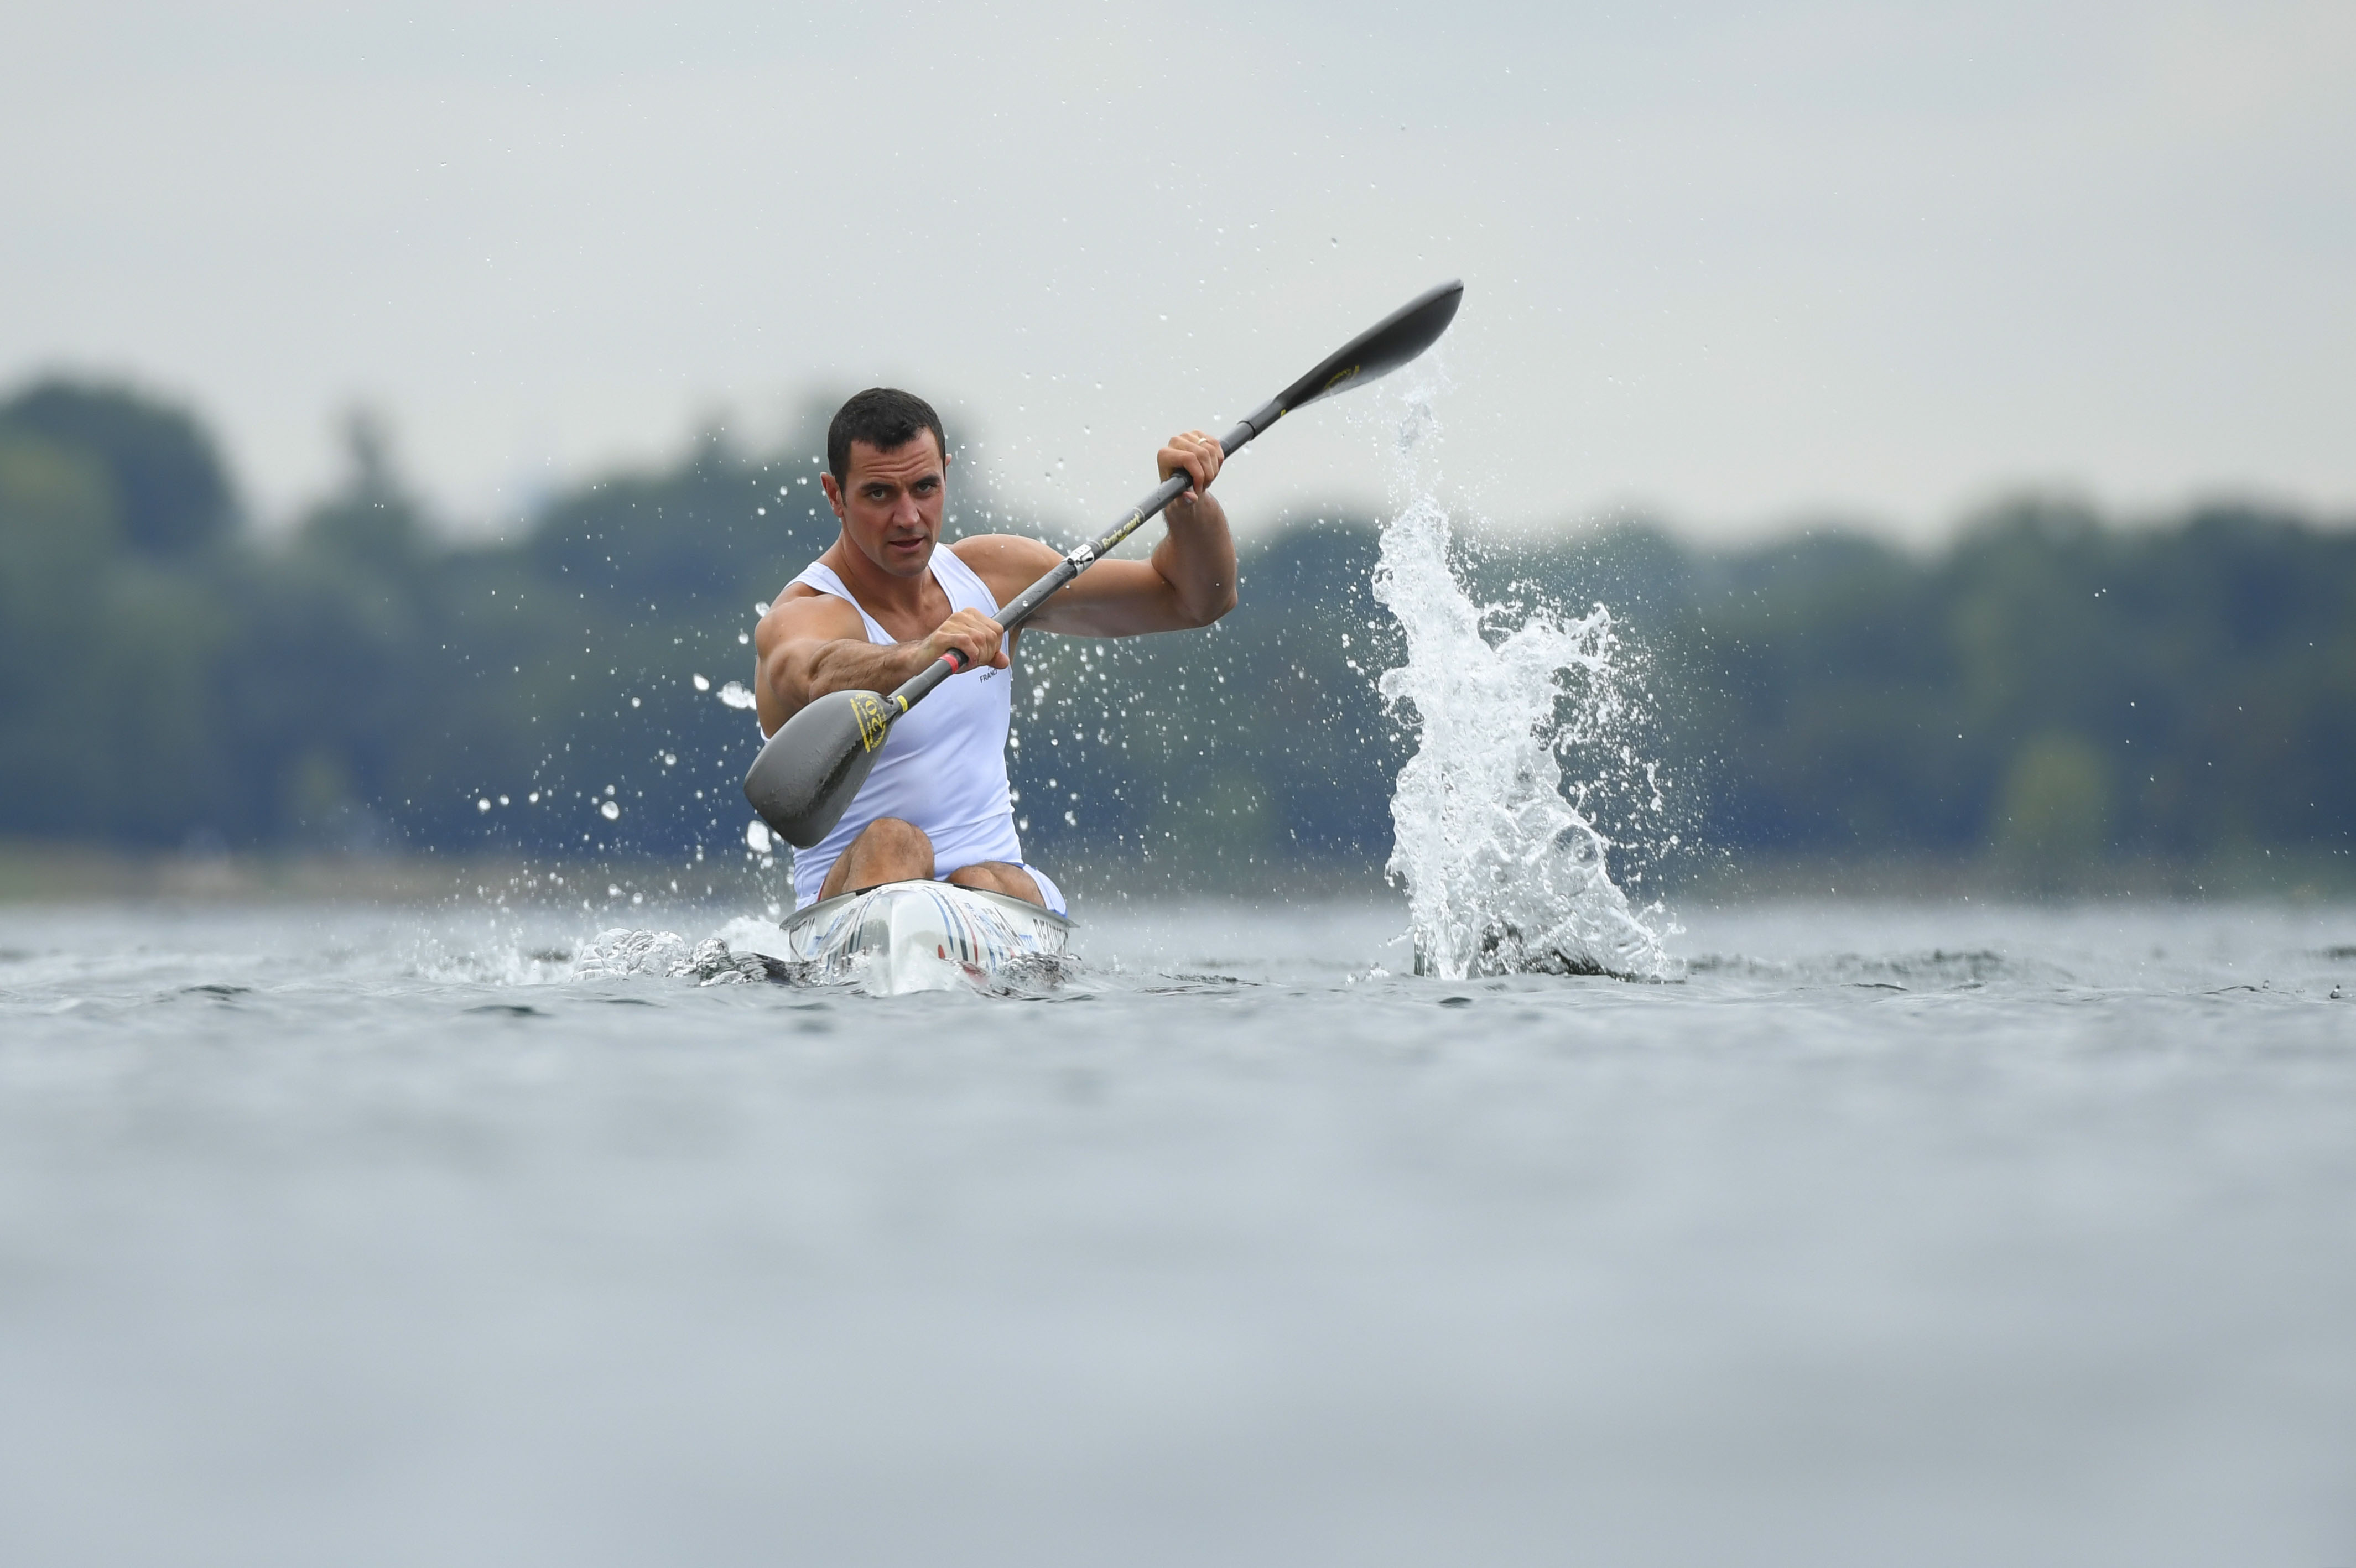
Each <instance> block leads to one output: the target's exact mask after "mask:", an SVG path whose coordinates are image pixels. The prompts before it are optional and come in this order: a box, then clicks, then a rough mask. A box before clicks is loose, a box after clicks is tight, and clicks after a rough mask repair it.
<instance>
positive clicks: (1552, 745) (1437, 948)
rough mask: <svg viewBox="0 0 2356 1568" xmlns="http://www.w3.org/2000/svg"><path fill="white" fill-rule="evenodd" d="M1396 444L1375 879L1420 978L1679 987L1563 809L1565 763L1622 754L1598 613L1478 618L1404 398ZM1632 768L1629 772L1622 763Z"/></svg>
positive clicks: (1613, 657) (1383, 560)
mask: <svg viewBox="0 0 2356 1568" xmlns="http://www.w3.org/2000/svg"><path fill="white" fill-rule="evenodd" d="M1404 396H1405V400H1406V403H1407V411H1406V414H1405V417H1404V418H1403V419H1402V420H1401V421H1400V422H1399V424H1398V426H1397V430H1398V444H1397V451H1398V456H1399V460H1400V462H1399V467H1400V469H1401V471H1402V472H1403V474H1404V475H1405V476H1406V481H1407V482H1406V483H1405V484H1404V485H1402V486H1401V488H1402V489H1404V490H1407V491H1408V492H1410V493H1411V498H1410V499H1408V500H1407V502H1406V504H1405V505H1404V506H1403V507H1400V508H1399V510H1398V514H1397V516H1396V517H1393V518H1392V520H1391V521H1390V522H1388V523H1387V525H1386V526H1385V527H1384V528H1383V533H1382V547H1381V556H1380V559H1379V560H1378V562H1377V564H1376V568H1375V582H1374V592H1375V598H1376V601H1377V602H1378V603H1381V604H1382V605H1384V606H1385V607H1386V608H1387V609H1388V610H1389V611H1390V613H1392V614H1393V615H1394V616H1396V617H1397V618H1398V623H1399V624H1400V626H1401V627H1402V628H1403V629H1404V631H1405V632H1406V634H1407V648H1408V653H1407V663H1406V664H1404V665H1402V666H1400V667H1398V668H1396V669H1391V670H1387V671H1386V672H1385V673H1384V674H1383V676H1382V678H1381V681H1380V683H1379V688H1380V690H1381V692H1382V695H1383V699H1384V701H1385V702H1386V703H1387V704H1388V705H1389V707H1390V709H1391V710H1392V711H1393V712H1394V713H1396V714H1398V715H1399V716H1400V717H1401V718H1402V719H1404V720H1407V721H1408V722H1409V723H1411V724H1413V725H1414V726H1415V727H1416V728H1417V730H1418V731H1419V735H1418V741H1419V743H1418V745H1417V749H1416V752H1415V755H1414V756H1413V757H1411V758H1410V759H1409V760H1408V763H1407V765H1406V767H1404V768H1403V769H1401V770H1400V773H1399V776H1398V785H1397V787H1396V789H1395V790H1394V792H1393V795H1392V796H1391V821H1392V826H1393V830H1394V834H1395V840H1394V844H1395V847H1394V848H1393V849H1392V852H1391V859H1390V865H1389V871H1390V874H1391V876H1392V878H1393V879H1394V880H1398V881H1399V882H1401V883H1403V884H1404V885H1405V886H1406V888H1407V891H1408V914H1409V919H1410V922H1411V923H1412V934H1413V937H1414V942H1415V967H1416V972H1417V973H1418V974H1425V975H1438V976H1446V977H1449V978H1465V977H1468V976H1481V975H1508V974H1556V975H1597V974H1601V975H1616V976H1623V977H1626V978H1631V979H1646V980H1657V979H1667V978H1672V977H1674V976H1676V974H1677V973H1678V965H1677V963H1676V960H1675V959H1674V958H1672V957H1670V956H1669V955H1668V954H1667V952H1666V951H1665V949H1664V948H1663V946H1662V936H1663V934H1664V933H1663V932H1662V931H1661V930H1658V929H1656V928H1655V924H1653V923H1649V922H1648V918H1647V916H1648V915H1651V916H1652V917H1653V918H1654V919H1657V918H1658V916H1657V912H1656V911H1655V912H1638V911H1637V910H1635V909H1633V908H1632V907H1631V906H1630V904H1629V901H1628V898H1627V895H1626V893H1625V892H1624V891H1622V889H1621V888H1620V887H1619V886H1617V885H1616V884H1615V883H1614V882H1613V881H1612V876H1611V871H1610V851H1611V848H1612V842H1611V840H1610V839H1608V838H1607V837H1605V836H1604V835H1603V834H1602V832H1601V831H1600V830H1599V829H1598V828H1597V827H1595V825H1594V824H1592V823H1591V822H1590V821H1589V820H1588V819H1587V818H1586V817H1585V816H1582V815H1581V814H1580V810H1579V809H1578V807H1577V805H1574V804H1573V803H1572V801H1571V800H1570V799H1569V798H1567V797H1566V796H1565V795H1564V794H1563V759H1564V758H1565V757H1566V756H1575V755H1577V754H1579V753H1580V752H1581V751H1582V750H1588V749H1594V748H1599V747H1601V748H1609V749H1611V750H1612V752H1615V753H1622V754H1624V746H1623V743H1622V741H1621V736H1622V734H1623V733H1624V731H1626V729H1627V728H1628V726H1629V723H1630V721H1631V720H1632V718H1633V707H1632V700H1631V696H1630V691H1629V687H1628V680H1627V670H1626V667H1625V656H1624V654H1623V651H1622V647H1621V645H1620V642H1619V639H1618V638H1617V636H1616V635H1615V634H1614V631H1613V627H1612V613H1611V612H1610V611H1609V610H1607V609H1605V608H1604V607H1602V606H1601V605H1597V606H1596V607H1595V608H1594V609H1593V610H1592V611H1591V612H1590V613H1588V614H1586V615H1583V616H1570V615H1566V614H1564V613H1560V612H1559V611H1558V610H1556V609H1553V608H1551V607H1548V606H1547V605H1544V604H1539V605H1537V606H1535V607H1528V608H1522V609H1516V608H1513V607H1508V606H1504V605H1482V604H1478V603H1475V602H1474V601H1473V599H1472V596H1471V595H1470V594H1469V593H1468V592H1466V591H1465V588H1464V585H1463V583H1462V582H1461V581H1459V580H1458V578H1457V575H1456V573H1455V571H1453V570H1452V569H1451V563H1450V560H1449V549H1450V542H1451V528H1450V524H1449V518H1448V513H1447V511H1446V509H1445V508H1444V507H1442V506H1441V505H1440V501H1439V500H1438V498H1437V496H1436V493H1435V488H1436V478H1435V477H1427V476H1424V475H1419V474H1417V472H1416V469H1415V464H1416V460H1417V453H1416V448H1417V447H1418V446H1419V445H1420V444H1421V443H1423V441H1424V439H1425V438H1426V436H1428V435H1429V434H1430V432H1432V431H1433V430H1434V429H1435V428H1436V421H1434V420H1433V418H1432V414H1431V409H1430V397H1429V395H1428V394H1426V393H1422V392H1419V389H1416V388H1414V387H1412V386H1410V387H1409V388H1408V389H1407V390H1406V391H1405V394H1404ZM1630 760H1632V761H1633V759H1630Z"/></svg>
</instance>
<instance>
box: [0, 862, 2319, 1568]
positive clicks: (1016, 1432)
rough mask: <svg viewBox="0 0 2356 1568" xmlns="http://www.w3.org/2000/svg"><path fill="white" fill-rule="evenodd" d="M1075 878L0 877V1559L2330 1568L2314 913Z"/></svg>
mask: <svg viewBox="0 0 2356 1568" xmlns="http://www.w3.org/2000/svg"><path fill="white" fill-rule="evenodd" d="M1076 912H1077V913H1078V914H1079V915H1080V917H1081V918H1082V920H1083V921H1084V922H1085V923H1086V924H1085V928H1084V930H1083V933H1082V935H1081V939H1080V950H1081V951H1082V953H1083V954H1084V955H1086V958H1087V967H1086V969H1085V970H1084V972H1083V973H1082V975H1081V976H1080V977H1079V978H1078V979H1077V980H1076V981H1075V982H1074V983H1073V984H1071V985H1068V986H1066V987H1064V988H1063V989H1062V990H1060V991H1059V992H1057V993H1055V995H1054V996H1052V997H1047V998H1045V999H1010V998H985V997H976V996H967V995H953V996H920V997H905V998H899V999H895V1000H891V1001H879V1000H875V999H872V998H868V997H862V996H857V995H851V994H844V993H840V992H828V993H811V992H807V991H795V990H791V989H787V988H783V987H712V988H707V989H697V988H694V987H691V986H690V985H688V984H685V983H681V982H675V981H661V980H653V979H646V980H637V981H632V982H618V983H607V984H597V985H589V984H573V983H570V982H569V981H568V979H567V976H568V972H569V955H570V954H571V953H572V952H573V951H574V950H575V949H576V948H577V947H578V945H579V944H581V943H582V942H583V941H584V939H585V938H587V937H588V936H589V935H591V934H592V933H594V932H595V931H596V930H597V929H598V928H599V927H600V926H603V925H610V924H616V923H624V922H623V921H621V920H619V919H615V918H608V919H602V920H601V919H595V918H593V917H591V916H589V915H585V914H574V915H569V916H568V915H564V914H562V913H538V914H523V915H513V914H508V913H503V912H488V911H481V910H452V911H444V912H433V913H424V914H420V913H414V912H386V911H370V910H362V909H349V908H324V909H262V910H252V909H248V910H225V911H224V910H204V909H194V910H184V911H177V912H176V911H171V910H159V909H69V910H62V911H60V910H51V909H39V910H36V909H23V908H19V909H13V910H0V1561H5V1562H6V1563H11V1564H19V1565H27V1568H30V1565H46V1564H83V1563H89V1564H100V1563H103V1564H110V1565H114V1564H124V1563H171V1564H175V1565H190V1564H212V1563H220V1564H239V1565H243V1568H251V1565H253V1564H277V1563H287V1564H298V1563H299V1564H318V1563H336V1564H339V1565H372V1564H395V1563H400V1564H412V1563H434V1564H474V1563H484V1564H489V1563H499V1564H537V1563H549V1564H558V1563H562V1564H607V1563H611V1564H647V1563H695V1564H735V1563H747V1564H750V1563H763V1564H769V1563H844V1564H860V1563H1026V1564H1027V1563H1124V1564H1163V1563H1168V1564H1180V1563H1187V1564H1193V1563H1439V1562H1448V1563H1582V1562H1593V1563H1615V1564H1631V1563H1633V1564H1649V1563H1710V1564H1719V1563H1794V1564H1838V1563H1860V1564H1863V1563H1876V1564H1880V1563H1909V1564H1923V1563H1932V1564H1940V1563H1956V1564H1965V1563H1969V1564H1983V1563H1997V1562H2002V1563H2008V1564H2019V1563H2056V1564H2061V1563H2069V1564H2083V1563H2137V1564H2169V1563H2236V1564H2247V1563H2315V1564H2324V1563H2348V1562H2350V1561H2351V1560H2356V1000H2347V999H2335V998H2334V996H2333V993H2334V991H2335V988H2336V989H2337V990H2338V991H2339V992H2340V993H2341V994H2342V997H2347V996H2356V911H2349V910H2344V909H2340V910H2333V909H2325V910H2309V911H2293V910H2282V909H2221V908H2208V907H2168V906H2155V905H2146V906H2099V907H2093V908H2086V909H2081V910H2074V911H2034V910H2021V909H1982V908H1979V907H1976V906H1973V905H1967V904H1957V905H1954V906H1952V907H1910V906H1890V905H1858V904H1827V905H1825V906H1823V907H1803V906H1796V905H1778V906H1772V907H1758V908H1748V909H1731V910H1725V911H1708V910H1704V911H1692V910H1688V911H1687V912H1685V915H1684V918H1685V920H1686V923H1687V926H1688V927H1689V929H1688V930H1687V932H1686V933H1684V934H1682V935H1680V936H1678V937H1676V939H1675V940H1674V941H1673V943H1672V946H1673V948H1674V949H1675V951H1676V953H1677V954H1678V955H1681V956H1682V957H1683V958H1684V959H1685V960H1686V962H1687V978H1686V979H1685V980H1684V981H1683V982H1682V983H1680V984H1672V985H1634V984H1627V983H1622V982H1616V981H1611V980H1593V979H1538V978H1530V979H1515V980H1492V981H1472V982H1463V981H1444V980H1428V979H1416V978H1413V977H1410V976H1405V975H1404V973H1403V972H1404V971H1406V970H1407V969H1408V967H1409V958H1408V949H1407V948H1406V946H1404V945H1403V944H1398V943H1396V942H1395V941H1394V939H1395V938H1396V937H1397V936H1398V933H1399V932H1400V931H1401V930H1402V929H1403V927H1404V925H1405V917H1404V913H1403V909H1402V907H1401V906H1397V905H1365V904H1347V905H1335V906H1326V907H1316V908H1307V909H1298V908H1296V909H1284V908H1273V907H1259V908H1255V907H1250V906H1230V905H1199V906H1193V907H1186V908H1163V909H1130V910H1121V909H1111V910H1105V909H1095V910H1091V909H1088V908H1085V907H1084V908H1082V909H1080V910H1078V911H1076ZM724 913H725V912H669V913H667V914H663V915H659V916H648V915H647V914H645V913H644V912H636V913H634V914H633V915H632V916H631V917H630V918H629V919H628V921H627V922H626V923H631V924H638V925H647V924H659V925H665V926H668V927H669V928H670V929H675V930H678V931H680V933H683V934H685V935H688V936H690V937H691V938H692V937H697V936H701V935H707V934H710V933H712V932H713V931H714V930H716V929H718V928H719V927H720V925H721V924H722V922H723V918H724ZM1384 971H1395V972H1400V973H1385V972H1384Z"/></svg>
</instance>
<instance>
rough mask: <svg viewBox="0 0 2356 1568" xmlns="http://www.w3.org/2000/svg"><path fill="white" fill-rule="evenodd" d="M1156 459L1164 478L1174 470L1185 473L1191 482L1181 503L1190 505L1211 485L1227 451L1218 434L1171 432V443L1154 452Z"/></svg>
mask: <svg viewBox="0 0 2356 1568" xmlns="http://www.w3.org/2000/svg"><path fill="white" fill-rule="evenodd" d="M1153 461H1154V464H1155V466H1157V467H1158V468H1160V469H1161V471H1162V477H1163V478H1164V479H1167V478H1169V477H1170V476H1171V475H1173V474H1181V473H1183V474H1184V475H1186V477H1187V479H1188V480H1189V481H1190V483H1189V484H1188V485H1187V486H1186V493H1185V494H1184V495H1183V496H1179V497H1178V500H1179V503H1180V504H1181V505H1186V506H1191V505H1192V504H1193V503H1194V502H1195V501H1197V500H1200V499H1201V498H1202V494H1203V492H1204V491H1205V490H1207V489H1209V488H1210V487H1211V481H1212V480H1214V479H1215V478H1217V477H1218V476H1219V464H1222V463H1225V462H1226V452H1225V451H1224V450H1222V449H1221V447H1220V445H1219V442H1218V438H1217V437H1216V436H1212V435H1206V434H1205V433H1204V432H1201V431H1199V430H1190V431H1188V432H1186V433H1185V434H1183V435H1173V436H1172V437H1171V438H1170V442H1169V444H1168V445H1166V446H1164V447H1163V448H1162V450H1161V451H1160V452H1158V453H1155V454H1154V458H1153Z"/></svg>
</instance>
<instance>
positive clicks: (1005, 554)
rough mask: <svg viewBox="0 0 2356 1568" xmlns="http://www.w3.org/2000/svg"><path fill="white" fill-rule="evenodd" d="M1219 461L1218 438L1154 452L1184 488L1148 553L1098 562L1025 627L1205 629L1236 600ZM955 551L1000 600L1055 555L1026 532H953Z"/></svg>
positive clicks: (1118, 632)
mask: <svg viewBox="0 0 2356 1568" xmlns="http://www.w3.org/2000/svg"><path fill="white" fill-rule="evenodd" d="M1223 461H1224V458H1223V455H1222V453H1221V452H1220V449H1219V443H1218V441H1217V439H1216V438H1215V437H1214V436H1209V435H1205V433H1204V432H1201V431H1199V430H1197V431H1189V432H1186V433H1185V434H1183V435H1175V436H1173V437H1171V438H1170V442H1169V444H1167V445H1165V446H1164V447H1162V450H1161V451H1160V452H1159V453H1156V454H1155V458H1154V462H1155V465H1156V467H1157V468H1158V469H1159V471H1160V473H1161V476H1162V478H1164V479H1167V478H1169V477H1170V476H1171V475H1173V474H1180V473H1183V474H1184V475H1186V477H1187V478H1188V480H1189V481H1190V483H1189V484H1188V485H1187V487H1186V490H1185V492H1184V493H1183V495H1181V496H1179V497H1178V498H1177V499H1176V500H1175V501H1173V502H1171V503H1170V506H1169V507H1168V509H1167V510H1165V511H1164V512H1163V513H1162V517H1163V518H1164V519H1165V520H1166V522H1167V525H1168V531H1167V532H1166V533H1165V534H1164V535H1163V537H1162V542H1161V543H1159V544H1157V545H1155V546H1154V547H1153V554H1152V555H1151V557H1150V558H1149V559H1147V560H1099V561H1098V562H1097V563H1096V564H1095V565H1094V566H1092V567H1090V568H1089V569H1088V570H1087V571H1084V572H1082V573H1081V574H1080V575H1079V576H1078V577H1076V578H1075V579H1074V580H1073V581H1072V582H1071V583H1070V585H1069V586H1067V587H1066V588H1065V590H1064V591H1063V592H1060V593H1058V594H1056V595H1055V597H1054V598H1052V599H1050V600H1048V601H1047V602H1046V603H1044V604H1043V605H1041V606H1040V607H1039V613H1037V614H1036V615H1033V617H1032V618H1031V624H1033V625H1034V626H1036V627H1038V628H1039V629H1040V630H1041V631H1043V632H1059V633H1062V634H1064V635H1066V636H1079V637H1130V636H1135V635H1139V634H1140V633H1142V632H1181V631H1187V630H1191V629H1193V628H1194V627H1198V626H1207V625H1209V624H1211V623H1212V622H1214V621H1215V620H1217V619H1218V618H1219V617H1220V616H1222V615H1224V614H1226V613H1227V612H1228V611H1230V610H1232V609H1234V608H1235V607H1236V541H1235V538H1234V536H1233V535H1231V534H1230V533H1229V532H1228V531H1227V514H1226V508H1225V507H1221V506H1220V505H1219V502H1218V498H1217V497H1216V496H1213V495H1211V494H1210V493H1209V492H1210V486H1211V482H1212V481H1213V480H1214V479H1215V478H1217V477H1218V474H1219V465H1220V464H1221V463H1222V462H1223ZM957 551H958V558H959V559H960V560H964V561H965V562H966V564H967V565H969V566H970V567H972V568H973V569H974V570H975V571H977V572H980V574H981V576H982V577H983V579H984V580H985V581H989V583H990V585H991V591H992V592H995V593H997V594H998V597H999V602H1000V603H1005V602H1006V601H1007V600H1009V599H1011V598H1012V597H1013V596H1014V595H1015V594H1017V593H1020V592H1022V591H1023V589H1025V588H1028V587H1029V586H1031V584H1032V583H1033V582H1034V581H1037V580H1038V579H1039V578H1040V577H1041V576H1043V575H1044V574H1045V573H1046V572H1047V571H1050V570H1051V569H1052V568H1053V567H1054V566H1055V561H1056V560H1057V559H1058V552H1057V551H1055V550H1054V549H1050V548H1049V547H1048V546H1046V545H1044V544H1040V543H1039V542H1037V541H1036V540H1033V539H1012V538H1008V537H1005V536H998V537H992V538H986V539H960V540H959V541H958V545H957Z"/></svg>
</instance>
